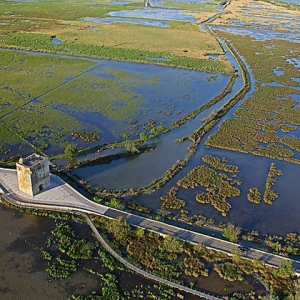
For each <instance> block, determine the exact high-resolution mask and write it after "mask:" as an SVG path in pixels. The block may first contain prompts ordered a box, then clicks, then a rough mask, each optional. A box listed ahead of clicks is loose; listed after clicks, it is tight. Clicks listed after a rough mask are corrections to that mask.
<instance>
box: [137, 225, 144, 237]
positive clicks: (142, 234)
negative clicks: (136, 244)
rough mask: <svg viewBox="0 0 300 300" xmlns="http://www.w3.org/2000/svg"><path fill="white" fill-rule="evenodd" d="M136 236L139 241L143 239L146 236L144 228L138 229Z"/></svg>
mask: <svg viewBox="0 0 300 300" xmlns="http://www.w3.org/2000/svg"><path fill="white" fill-rule="evenodd" d="M136 235H137V237H138V239H140V238H143V237H144V236H145V230H144V228H141V227H138V228H137V229H136Z"/></svg>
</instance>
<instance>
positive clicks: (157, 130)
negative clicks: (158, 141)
mask: <svg viewBox="0 0 300 300" xmlns="http://www.w3.org/2000/svg"><path fill="white" fill-rule="evenodd" d="M163 131H164V128H163V126H157V127H153V128H152V129H151V130H150V133H151V134H152V135H153V136H154V137H156V136H158V135H159V134H161V133H162V132H163Z"/></svg>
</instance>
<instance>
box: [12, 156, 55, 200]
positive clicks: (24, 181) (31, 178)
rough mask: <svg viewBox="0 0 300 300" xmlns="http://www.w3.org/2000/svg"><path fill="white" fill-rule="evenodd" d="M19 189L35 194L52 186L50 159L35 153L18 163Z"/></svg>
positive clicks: (31, 194)
mask: <svg viewBox="0 0 300 300" xmlns="http://www.w3.org/2000/svg"><path fill="white" fill-rule="evenodd" d="M16 167H17V177H18V185H19V190H20V191H22V192H24V193H26V194H28V195H30V196H34V195H36V194H37V193H39V192H41V191H42V190H44V189H46V188H47V187H48V186H50V170H49V161H48V159H47V158H46V157H44V156H42V155H38V154H36V153H33V154H31V155H29V156H27V157H26V158H20V159H19V162H17V163H16Z"/></svg>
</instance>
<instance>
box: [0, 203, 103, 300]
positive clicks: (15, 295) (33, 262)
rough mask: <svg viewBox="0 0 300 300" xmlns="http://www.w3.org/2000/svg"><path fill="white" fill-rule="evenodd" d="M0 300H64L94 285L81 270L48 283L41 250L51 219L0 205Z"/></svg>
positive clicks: (90, 277) (52, 224)
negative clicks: (67, 278) (66, 277)
mask: <svg viewBox="0 0 300 300" xmlns="http://www.w3.org/2000/svg"><path fill="white" fill-rule="evenodd" d="M0 220H1V240H0V255H1V259H0V272H1V280H0V298H1V299H3V300H17V299H24V300H29V299H57V300H62V299H68V298H69V297H70V295H72V294H87V293H90V291H91V290H93V289H97V287H98V283H97V282H96V281H95V279H94V278H93V277H92V276H88V274H84V275H83V272H82V270H81V271H79V272H78V273H76V274H74V276H72V280H68V281H66V280H53V281H51V280H49V278H48V277H47V275H46V272H45V268H46V267H47V263H46V262H45V261H43V259H42V254H41V249H44V248H45V243H46V240H47V238H48V237H49V234H50V230H51V229H52V228H53V227H54V222H53V220H50V219H48V218H43V217H37V216H32V215H29V214H26V213H19V212H17V211H15V210H12V209H9V208H6V207H5V206H3V205H0Z"/></svg>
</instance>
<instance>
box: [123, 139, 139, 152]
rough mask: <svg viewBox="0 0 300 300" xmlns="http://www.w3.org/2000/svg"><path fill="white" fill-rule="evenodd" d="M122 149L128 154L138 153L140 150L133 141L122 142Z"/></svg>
mask: <svg viewBox="0 0 300 300" xmlns="http://www.w3.org/2000/svg"><path fill="white" fill-rule="evenodd" d="M124 148H125V150H126V151H127V152H130V153H139V152H140V150H139V149H138V147H137V146H136V143H135V142H134V141H129V140H127V141H125V142H124Z"/></svg>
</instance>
